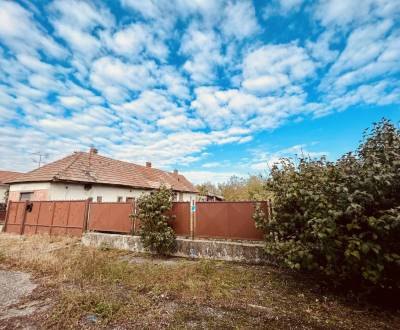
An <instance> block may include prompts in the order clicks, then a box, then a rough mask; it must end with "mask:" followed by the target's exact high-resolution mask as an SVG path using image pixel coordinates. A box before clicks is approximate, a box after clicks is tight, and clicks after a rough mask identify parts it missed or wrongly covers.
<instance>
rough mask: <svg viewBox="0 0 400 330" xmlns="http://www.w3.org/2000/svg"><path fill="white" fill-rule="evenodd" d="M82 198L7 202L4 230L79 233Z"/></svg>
mask: <svg viewBox="0 0 400 330" xmlns="http://www.w3.org/2000/svg"><path fill="white" fill-rule="evenodd" d="M86 204H87V202H86V201H40V202H38V201H35V202H10V203H9V207H8V212H7V219H6V224H5V231H6V232H9V233H20V234H28V235H32V234H42V233H44V234H54V235H73V236H81V235H82V232H83V229H84V222H85V213H86Z"/></svg>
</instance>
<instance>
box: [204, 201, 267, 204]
mask: <svg viewBox="0 0 400 330" xmlns="http://www.w3.org/2000/svg"><path fill="white" fill-rule="evenodd" d="M202 203H204V204H223V203H235V204H237V203H269V201H236V202H235V201H218V202H212V201H209V202H196V204H202Z"/></svg>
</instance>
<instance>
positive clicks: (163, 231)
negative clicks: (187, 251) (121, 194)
mask: <svg viewBox="0 0 400 330" xmlns="http://www.w3.org/2000/svg"><path fill="white" fill-rule="evenodd" d="M172 196H173V192H172V190H170V189H167V188H166V187H164V186H162V187H161V188H160V189H159V190H157V191H154V192H153V193H152V194H149V195H143V196H141V197H140V198H139V199H138V201H137V211H136V218H137V219H138V220H139V222H140V231H139V232H140V236H141V239H142V242H143V246H144V247H145V248H146V249H148V250H150V251H152V252H156V253H157V254H160V255H168V254H171V253H173V252H175V250H176V236H175V232H174V230H173V229H172V228H171V226H170V225H169V222H170V221H171V220H172V217H171V216H170V215H169V214H168V212H169V211H170V210H171V208H172Z"/></svg>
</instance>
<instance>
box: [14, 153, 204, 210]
mask: <svg viewBox="0 0 400 330" xmlns="http://www.w3.org/2000/svg"><path fill="white" fill-rule="evenodd" d="M8 183H9V184H10V193H9V200H11V201H25V200H32V201H34V200H84V199H85V200H86V199H90V200H93V201H94V202H96V201H97V202H125V201H132V200H134V199H136V198H137V197H139V196H140V195H142V194H143V193H149V192H151V191H152V190H154V189H158V188H159V187H160V186H161V185H165V186H166V187H167V188H171V189H172V190H173V191H174V192H175V200H176V201H191V200H195V199H196V195H197V190H196V188H195V187H194V186H193V184H192V183H190V182H189V181H188V180H187V179H186V178H185V177H184V176H183V175H181V174H179V173H178V171H177V170H175V171H173V172H167V171H162V170H159V169H156V168H153V167H152V166H151V163H150V162H147V163H146V165H145V166H141V165H136V164H133V163H129V162H124V161H120V160H115V159H112V158H108V157H104V156H101V155H99V154H98V152H97V149H95V148H91V149H90V151H89V152H75V153H73V154H72V155H69V156H67V157H65V158H62V159H60V160H57V161H55V162H53V163H49V164H46V165H44V166H42V167H40V168H38V169H36V170H33V171H31V172H28V173H25V174H22V175H20V176H18V177H16V178H15V179H11V180H9V181H8Z"/></svg>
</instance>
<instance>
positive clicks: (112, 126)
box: [0, 0, 400, 182]
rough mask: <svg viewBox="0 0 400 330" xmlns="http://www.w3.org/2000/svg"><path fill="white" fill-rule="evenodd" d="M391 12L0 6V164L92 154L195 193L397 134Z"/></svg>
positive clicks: (397, 53)
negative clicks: (178, 179) (183, 179)
mask: <svg viewBox="0 0 400 330" xmlns="http://www.w3.org/2000/svg"><path fill="white" fill-rule="evenodd" d="M399 16H400V4H399V2H398V1H394V0H364V1H356V0H346V1H345V0H319V1H304V0H280V1H278V0H277V1H254V2H252V1H223V0H220V1H214V0H204V1H201V0H177V1H170V0H169V1H168V0H153V1H152V0H148V1H141V0H138V1H137V0H120V1H117V0H115V1H109V2H106V1H95V0H93V1H74V0H67V1H32V2H30V1H24V0H20V1H0V69H1V70H0V153H1V155H2V157H1V159H0V168H2V169H9V170H21V171H26V170H30V169H33V168H34V167H35V166H36V164H35V163H34V161H33V158H35V157H34V156H33V155H32V154H33V153H35V152H42V153H46V154H48V155H49V156H48V158H47V160H46V161H52V160H55V159H57V158H59V157H61V156H64V155H66V154H68V153H71V152H73V151H78V150H87V149H88V148H89V146H91V145H94V146H96V147H97V148H98V149H99V152H100V154H103V155H106V156H110V157H114V158H117V159H122V160H128V161H132V162H136V163H139V164H144V163H145V161H152V162H153V164H154V166H156V167H159V168H163V169H167V170H171V169H174V168H178V169H179V170H180V171H181V172H183V173H185V174H186V175H187V176H188V177H189V178H190V179H192V180H193V181H194V182H202V181H215V182H218V181H222V180H225V179H227V178H228V177H229V176H230V175H234V174H236V175H247V174H252V173H259V172H261V173H265V171H266V170H267V168H268V164H271V163H272V162H274V161H276V160H277V159H279V157H282V156H290V155H294V154H296V153H300V152H302V153H304V154H308V155H310V156H313V157H314V156H315V157H318V156H321V155H327V156H328V158H330V159H332V160H334V159H336V158H337V157H339V156H340V155H341V154H343V153H344V152H346V151H349V150H352V149H354V148H355V147H356V146H357V144H358V141H359V140H360V138H361V134H362V130H363V129H364V128H366V127H369V126H370V125H371V123H372V122H374V121H377V120H379V119H380V118H382V117H387V118H389V119H392V120H393V121H394V122H396V124H397V123H399V121H400V112H399V103H400V86H399V81H400V80H399V77H400V26H399V21H400V20H399Z"/></svg>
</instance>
